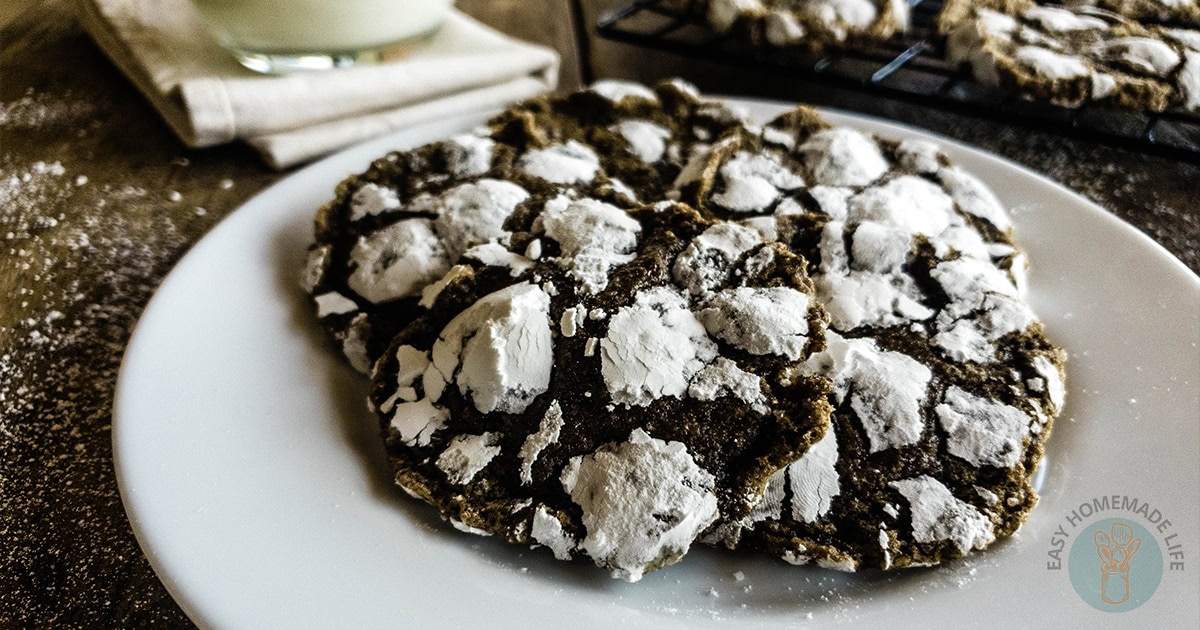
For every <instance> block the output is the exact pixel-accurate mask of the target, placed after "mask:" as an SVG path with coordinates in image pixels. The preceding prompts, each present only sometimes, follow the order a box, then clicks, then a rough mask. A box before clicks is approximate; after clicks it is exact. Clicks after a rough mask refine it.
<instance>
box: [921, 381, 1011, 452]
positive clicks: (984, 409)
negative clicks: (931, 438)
mask: <svg viewBox="0 0 1200 630" xmlns="http://www.w3.org/2000/svg"><path fill="white" fill-rule="evenodd" d="M934 412H935V413H936V414H937V417H938V422H939V423H940V424H941V426H942V429H943V430H945V431H946V434H947V439H946V447H947V450H949V451H950V454H951V455H955V456H957V457H961V458H963V459H965V460H967V461H969V462H971V463H972V464H975V465H976V466H997V467H1011V466H1013V465H1015V464H1016V463H1017V462H1018V461H1020V459H1021V454H1022V453H1023V451H1024V448H1023V447H1024V439H1025V437H1026V436H1027V435H1029V416H1027V415H1026V414H1025V413H1024V412H1022V411H1021V410H1020V409H1017V408H1016V407H1013V406H1011V405H1005V404H1001V403H997V402H994V401H992V400H988V399H986V398H980V397H978V396H975V395H972V394H970V393H968V392H967V391H965V390H963V389H962V388H960V387H958V386H952V387H950V389H948V390H946V396H945V398H944V399H943V401H942V403H941V404H940V405H938V406H937V407H936V408H935V409H934Z"/></svg>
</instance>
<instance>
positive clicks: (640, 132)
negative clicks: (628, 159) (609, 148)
mask: <svg viewBox="0 0 1200 630" xmlns="http://www.w3.org/2000/svg"><path fill="white" fill-rule="evenodd" d="M612 130H613V131H615V132H617V133H619V134H621V136H622V137H623V138H625V141H626V142H628V143H629V150H630V152H631V153H633V154H634V155H635V156H637V158H638V159H639V160H641V161H643V162H646V163H654V162H657V161H659V160H661V159H662V157H663V154H664V153H665V152H666V150H667V140H669V139H670V138H671V131H670V130H669V129H667V128H666V127H663V126H662V125H659V124H656V123H652V122H650V121H648V120H623V121H621V122H619V123H617V124H616V125H614V126H613V127H612Z"/></svg>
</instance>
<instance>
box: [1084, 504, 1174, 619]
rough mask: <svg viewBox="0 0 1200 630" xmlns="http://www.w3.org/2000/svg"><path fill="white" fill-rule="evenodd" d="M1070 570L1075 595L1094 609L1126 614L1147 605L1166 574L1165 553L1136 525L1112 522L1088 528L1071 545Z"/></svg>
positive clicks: (1147, 533) (1124, 520)
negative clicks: (1164, 569)
mask: <svg viewBox="0 0 1200 630" xmlns="http://www.w3.org/2000/svg"><path fill="white" fill-rule="evenodd" d="M1067 572H1068V573H1069V574H1070V576H1071V585H1072V586H1074V587H1075V592H1076V593H1079V596H1080V597H1081V598H1083V601H1085V602H1087V603H1088V604H1090V605H1091V606H1092V608H1095V609H1096V610H1102V611H1104V612H1126V611H1129V610H1133V609H1134V608H1137V607H1138V606H1141V605H1142V604H1145V603H1146V602H1147V601H1148V600H1149V599H1150V596H1152V595H1154V591H1155V590H1157V589H1158V584H1159V582H1161V581H1162V575H1163V558H1162V550H1160V549H1159V547H1158V543H1157V542H1156V541H1155V540H1154V536H1153V535H1152V534H1151V533H1150V532H1149V531H1147V530H1146V528H1145V527H1142V526H1141V525H1139V524H1138V523H1136V522H1134V521H1131V520H1126V519H1120V518H1109V519H1104V520H1102V521H1096V522H1095V523H1092V524H1091V525H1088V526H1087V527H1085V528H1084V529H1083V531H1081V532H1080V533H1079V536H1078V537H1076V538H1075V542H1074V543H1072V544H1071V554H1070V555H1069V556H1068V560H1067Z"/></svg>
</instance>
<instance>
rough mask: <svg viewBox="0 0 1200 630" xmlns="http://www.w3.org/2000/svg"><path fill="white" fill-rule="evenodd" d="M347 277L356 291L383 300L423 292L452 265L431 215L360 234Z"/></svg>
mask: <svg viewBox="0 0 1200 630" xmlns="http://www.w3.org/2000/svg"><path fill="white" fill-rule="evenodd" d="M350 264H351V266H352V269H351V271H350V275H349V276H348V277H347V278H346V284H347V285H349V287H350V288H351V289H353V290H354V292H355V293H357V294H359V295H361V296H362V297H364V298H366V299H367V300H370V301H371V302H372V303H374V304H381V303H383V302H388V301H391V300H395V299H399V298H403V297H409V296H412V295H417V294H418V293H420V291H421V289H423V288H424V287H425V285H426V284H429V283H430V282H433V281H434V280H437V279H438V278H440V277H441V276H442V274H444V273H446V271H447V270H449V269H450V258H449V256H448V255H447V254H446V250H445V248H444V247H442V243H441V240H439V239H438V237H437V234H435V233H434V231H433V222H432V221H430V220H429V219H406V220H404V221H400V222H397V223H393V224H392V225H389V226H387V227H385V228H383V229H381V230H379V231H378V232H374V233H372V234H370V235H368V236H364V237H361V238H359V240H358V242H357V243H355V245H354V247H353V249H351V250H350Z"/></svg>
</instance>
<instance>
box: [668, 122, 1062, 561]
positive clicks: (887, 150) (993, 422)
mask: <svg viewBox="0 0 1200 630" xmlns="http://www.w3.org/2000/svg"><path fill="white" fill-rule="evenodd" d="M679 185H680V187H681V190H682V193H683V194H682V198H683V199H684V200H685V201H688V202H690V203H692V204H694V205H695V206H696V207H698V208H700V209H701V210H702V211H703V212H705V213H707V214H710V215H715V216H720V217H724V218H727V219H734V220H739V221H740V222H741V223H742V224H744V225H748V226H753V227H754V228H756V229H758V230H760V231H761V232H762V233H763V234H764V235H766V236H769V237H771V238H777V239H779V241H781V242H782V243H785V244H787V245H788V247H789V249H790V250H791V251H793V252H795V253H798V254H800V255H801V256H802V257H804V258H805V259H806V260H807V261H808V264H809V272H810V274H811V275H812V278H813V281H814V285H815V288H816V293H815V295H816V297H817V299H818V300H819V301H820V302H821V303H822V305H823V306H824V307H825V308H826V310H827V311H828V312H829V315H830V326H829V331H828V334H827V343H826V347H825V349H824V350H823V351H821V352H819V353H817V354H815V355H814V356H813V357H812V358H810V359H809V360H807V361H806V362H805V363H804V365H803V366H801V367H800V368H799V372H800V373H801V374H805V375H807V376H823V377H826V378H829V379H830V380H831V381H832V382H833V392H832V394H831V399H830V401H831V403H832V404H833V405H834V407H835V410H834V412H833V415H832V417H831V430H830V431H829V432H828V433H827V434H826V435H825V437H823V438H822V440H821V441H820V442H818V443H817V444H816V445H814V446H813V447H812V448H811V449H810V450H809V451H808V452H807V453H806V454H805V455H803V456H802V457H801V458H799V459H797V460H796V461H795V462H793V463H791V464H790V465H789V466H787V467H786V468H785V469H784V470H783V471H781V472H780V473H778V474H777V475H776V476H775V477H773V478H772V479H771V482H770V484H769V486H768V491H767V494H766V497H767V498H766V499H765V500H764V501H763V502H762V503H761V504H760V505H758V506H757V507H756V508H755V509H754V511H753V513H752V514H751V515H749V516H748V517H746V518H744V519H741V520H740V521H738V522H731V523H728V524H726V525H725V526H723V527H720V528H716V529H714V530H713V531H711V532H710V533H709V535H708V537H707V540H708V541H709V542H713V543H716V544H723V545H725V546H730V547H746V548H758V549H763V550H766V551H769V552H771V553H775V554H779V555H780V556H782V557H783V558H784V559H786V560H788V561H789V562H793V563H797V564H801V563H806V562H815V563H818V564H820V565H821V566H825V567H829V568H835V569H841V570H851V571H852V570H857V569H860V568H865V567H878V568H883V569H891V568H899V567H907V566H924V565H929V564H936V563H939V562H942V561H944V560H947V559H950V558H955V557H959V556H962V555H964V554H966V553H968V552H970V551H971V550H975V549H983V548H985V547H986V546H988V545H989V544H991V543H992V542H994V541H995V540H996V539H998V538H1001V537H1003V536H1007V535H1009V534H1011V533H1012V532H1013V531H1015V530H1016V529H1017V528H1018V527H1019V526H1020V524H1021V523H1022V522H1023V521H1024V520H1025V518H1026V516H1027V515H1028V513H1029V510H1030V509H1032V507H1033V505H1034V503H1035V502H1036V500H1037V494H1036V492H1035V491H1034V489H1033V488H1032V486H1031V481H1032V478H1033V474H1034V471H1035V469H1036V467H1037V465H1038V463H1039V462H1040V460H1041V457H1042V454H1043V448H1044V444H1045V440H1046V438H1047V437H1048V435H1049V432H1050V427H1051V423H1052V420H1053V418H1054V416H1055V415H1057V414H1058V412H1059V411H1060V410H1061V408H1062V405H1063V397H1064V389H1063V374H1062V363H1063V359H1064V355H1063V353H1062V351H1061V350H1059V349H1058V348H1057V347H1055V346H1054V345H1053V344H1051V343H1050V342H1049V341H1048V340H1047V339H1046V338H1045V336H1044V334H1043V332H1042V326H1041V324H1040V323H1039V322H1038V320H1037V318H1036V316H1035V315H1034V313H1033V312H1032V311H1031V310H1030V308H1029V306H1028V305H1027V304H1026V303H1025V300H1024V295H1023V293H1024V292H1023V287H1024V273H1023V272H1024V260H1023V254H1021V253H1020V252H1019V251H1018V250H1017V249H1016V247H1015V246H1014V244H1013V242H1012V239H1011V221H1010V220H1009V217H1008V214H1007V213H1006V211H1005V209H1004V207H1003V205H1002V204H1001V203H1000V201H999V200H998V199H997V198H996V197H995V195H993V194H992V192H991V191H990V190H989V189H988V188H987V187H986V186H985V185H984V184H983V183H982V182H980V181H979V180H978V179H977V178H975V177H974V176H973V175H971V174H970V173H968V172H966V171H964V170H963V169H961V168H959V167H957V166H954V165H953V164H952V163H951V162H950V161H949V159H948V158H947V157H946V156H945V155H944V154H943V153H941V152H940V151H939V150H938V149H937V147H936V145H933V144H932V143H928V142H924V141H905V142H899V143H897V142H889V141H886V140H880V139H878V138H875V137H874V136H872V135H870V134H867V133H863V132H861V131H858V130H855V129H851V128H845V127H834V126H830V125H828V124H826V123H824V122H823V121H822V120H821V119H820V118H819V117H818V116H817V115H816V114H815V112H813V111H812V110H809V109H807V108H798V109H797V110H795V111H793V112H790V113H788V114H785V115H784V116H781V117H780V118H778V119H776V120H775V121H772V122H770V123H768V124H767V125H765V126H764V127H763V128H762V129H744V130H737V131H735V132H731V133H730V134H728V135H727V136H726V137H724V138H722V139H721V140H720V141H719V142H717V143H715V144H714V145H713V147H712V149H711V150H710V152H709V154H707V155H701V156H697V158H696V160H695V161H694V162H693V163H692V164H689V166H688V168H687V169H685V171H684V175H683V176H681V179H680V182H679Z"/></svg>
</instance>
